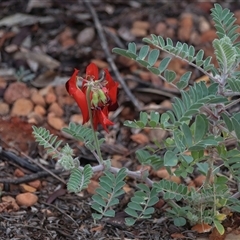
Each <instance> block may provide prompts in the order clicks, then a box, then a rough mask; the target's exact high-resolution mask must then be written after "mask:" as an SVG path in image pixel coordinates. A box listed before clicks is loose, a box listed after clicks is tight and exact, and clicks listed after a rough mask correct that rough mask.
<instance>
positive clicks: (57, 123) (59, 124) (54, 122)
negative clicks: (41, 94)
mask: <svg viewBox="0 0 240 240" xmlns="http://www.w3.org/2000/svg"><path fill="white" fill-rule="evenodd" d="M47 121H48V124H49V125H50V126H51V127H53V128H54V129H56V130H61V129H62V128H63V126H64V125H65V123H64V121H63V120H62V119H61V118H59V117H55V116H54V114H48V118H47Z"/></svg>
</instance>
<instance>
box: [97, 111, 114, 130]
mask: <svg viewBox="0 0 240 240" xmlns="http://www.w3.org/2000/svg"><path fill="white" fill-rule="evenodd" d="M98 124H101V125H102V126H103V128H104V130H105V131H106V132H108V129H107V126H109V125H113V124H114V123H113V122H111V121H110V120H109V119H108V109H107V107H105V108H103V109H102V110H101V109H94V110H93V126H94V129H95V130H96V129H97V125H98Z"/></svg>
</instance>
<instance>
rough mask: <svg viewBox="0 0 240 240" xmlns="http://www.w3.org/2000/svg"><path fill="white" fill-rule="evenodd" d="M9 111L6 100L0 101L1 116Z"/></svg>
mask: <svg viewBox="0 0 240 240" xmlns="http://www.w3.org/2000/svg"><path fill="white" fill-rule="evenodd" d="M8 113H9V105H8V104H7V103H5V102H0V116H6V115H8Z"/></svg>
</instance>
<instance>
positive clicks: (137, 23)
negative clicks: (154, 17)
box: [133, 21, 150, 30]
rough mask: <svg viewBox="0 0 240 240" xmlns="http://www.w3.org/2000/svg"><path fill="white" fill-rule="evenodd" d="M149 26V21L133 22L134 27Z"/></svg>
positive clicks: (144, 27) (146, 27)
mask: <svg viewBox="0 0 240 240" xmlns="http://www.w3.org/2000/svg"><path fill="white" fill-rule="evenodd" d="M149 27H150V24H149V22H147V21H135V22H134V23H133V28H141V29H145V30H148V29H149Z"/></svg>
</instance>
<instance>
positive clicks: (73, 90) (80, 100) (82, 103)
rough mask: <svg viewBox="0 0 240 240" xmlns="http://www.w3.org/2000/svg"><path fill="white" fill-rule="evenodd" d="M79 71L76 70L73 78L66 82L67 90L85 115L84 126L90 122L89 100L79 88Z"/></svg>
mask: <svg viewBox="0 0 240 240" xmlns="http://www.w3.org/2000/svg"><path fill="white" fill-rule="evenodd" d="M78 72H79V70H77V69H74V73H73V75H72V76H71V78H70V79H69V80H68V81H67V82H66V89H67V91H68V93H69V95H71V96H72V97H73V98H74V100H75V101H76V103H77V104H78V106H79V108H80V109H81V112H82V115H83V124H84V123H85V122H87V121H88V120H89V115H88V107H87V99H86V96H85V94H84V93H83V92H82V91H81V90H80V89H79V88H78V87H77V74H78Z"/></svg>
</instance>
